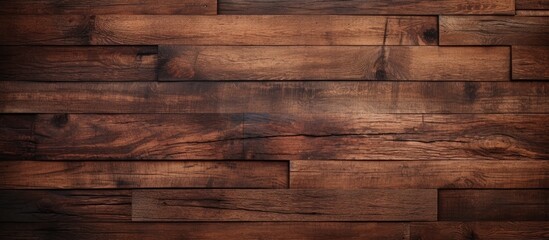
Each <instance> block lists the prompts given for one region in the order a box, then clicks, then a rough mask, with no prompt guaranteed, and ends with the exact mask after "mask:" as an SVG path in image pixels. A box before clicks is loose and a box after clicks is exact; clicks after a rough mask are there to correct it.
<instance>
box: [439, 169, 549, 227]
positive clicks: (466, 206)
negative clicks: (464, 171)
mask: <svg viewBox="0 0 549 240" xmlns="http://www.w3.org/2000/svg"><path fill="white" fill-rule="evenodd" d="M544 170H545V171H548V169H547V168H544ZM438 211H439V212H438V219H439V220H442V221H491V220H494V221H548V220H549V190H548V189H539V190H509V189H505V190H441V191H439V205H438Z"/></svg>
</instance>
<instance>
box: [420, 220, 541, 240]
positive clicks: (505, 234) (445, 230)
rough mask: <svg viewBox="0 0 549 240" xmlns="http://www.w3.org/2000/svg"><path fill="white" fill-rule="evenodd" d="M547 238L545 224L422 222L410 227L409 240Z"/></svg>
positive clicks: (529, 239) (531, 239) (517, 239)
mask: <svg viewBox="0 0 549 240" xmlns="http://www.w3.org/2000/svg"><path fill="white" fill-rule="evenodd" d="M547 237H549V225H548V224H547V222H430V223H427V222H424V223H412V224H411V226H410V240H439V239H454V240H471V239H483V240H534V239H535V240H543V239H547Z"/></svg>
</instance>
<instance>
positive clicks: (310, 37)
mask: <svg viewBox="0 0 549 240" xmlns="http://www.w3.org/2000/svg"><path fill="white" fill-rule="evenodd" d="M94 23H95V25H94V29H93V32H92V35H91V43H92V44H98V45H127V44H133V45H156V44H183V45H436V44H437V27H438V25H437V18H436V17H432V16H425V17H419V16H418V17H410V16H401V17H399V16H335V15H332V16H258V15H255V16H227V15H225V16H169V15H163V16H152V15H150V16H145V15H141V16H135V15H133V16H132V15H101V16H96V17H95V21H94Z"/></svg>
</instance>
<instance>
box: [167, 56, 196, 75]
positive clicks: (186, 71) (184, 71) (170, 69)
mask: <svg viewBox="0 0 549 240" xmlns="http://www.w3.org/2000/svg"><path fill="white" fill-rule="evenodd" d="M165 69H166V72H167V73H168V74H169V76H171V77H172V78H176V79H183V80H188V79H192V78H193V77H194V75H195V72H194V68H193V64H192V63H190V62H189V61H188V60H187V59H186V58H182V57H178V58H174V59H171V60H170V61H169V62H168V63H166V65H165Z"/></svg>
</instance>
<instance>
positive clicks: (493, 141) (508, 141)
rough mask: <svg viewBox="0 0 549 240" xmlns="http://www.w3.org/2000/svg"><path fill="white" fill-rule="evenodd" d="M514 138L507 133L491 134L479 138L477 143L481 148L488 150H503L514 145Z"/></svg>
mask: <svg viewBox="0 0 549 240" xmlns="http://www.w3.org/2000/svg"><path fill="white" fill-rule="evenodd" d="M514 142H515V139H514V138H513V137H510V136H507V135H491V136H487V137H484V138H482V139H480V140H479V141H478V142H477V143H478V146H479V147H480V148H481V149H484V150H487V151H489V152H504V151H507V150H508V149H509V148H511V147H513V146H514Z"/></svg>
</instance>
